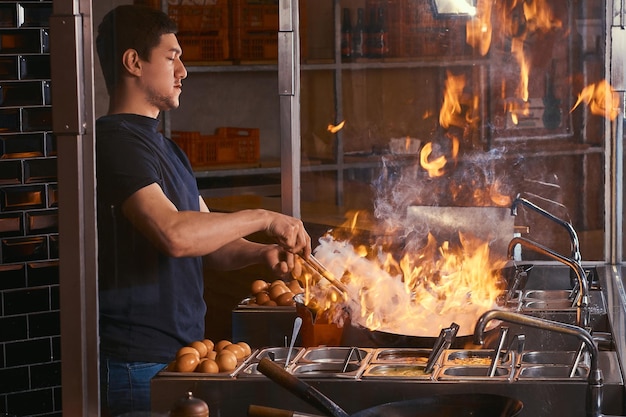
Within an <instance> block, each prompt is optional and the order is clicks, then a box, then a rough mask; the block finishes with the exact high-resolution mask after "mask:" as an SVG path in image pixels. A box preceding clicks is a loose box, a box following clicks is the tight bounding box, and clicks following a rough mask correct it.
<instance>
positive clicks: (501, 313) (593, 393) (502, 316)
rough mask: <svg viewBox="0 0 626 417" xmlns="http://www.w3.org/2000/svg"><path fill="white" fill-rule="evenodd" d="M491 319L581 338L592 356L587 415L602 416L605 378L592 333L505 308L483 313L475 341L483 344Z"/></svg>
mask: <svg viewBox="0 0 626 417" xmlns="http://www.w3.org/2000/svg"><path fill="white" fill-rule="evenodd" d="M491 320H501V321H506V322H509V323H515V324H519V325H522V326H529V327H535V328H538V329H543V330H548V331H553V332H556V333H563V334H568V335H572V336H576V337H577V338H579V339H580V340H581V341H582V343H584V344H585V345H586V347H587V352H589V355H590V357H591V360H590V362H591V363H590V366H589V376H588V377H587V384H588V395H587V416H588V417H601V416H603V414H602V387H603V385H604V380H603V376H602V370H601V369H599V367H598V348H597V347H596V345H595V344H594V343H593V338H592V337H591V334H590V333H589V332H588V331H587V330H585V329H583V328H580V327H578V326H574V325H571V324H567V323H561V322H557V321H552V320H546V319H541V318H538V317H532V316H527V315H524V314H521V313H515V312H512V311H505V310H489V311H487V312H485V313H483V315H482V316H480V318H479V319H478V321H477V322H476V326H475V327H474V343H475V344H477V345H482V344H483V342H484V333H485V328H486V326H487V323H489V322H490V321H491Z"/></svg>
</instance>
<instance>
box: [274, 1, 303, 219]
mask: <svg viewBox="0 0 626 417" xmlns="http://www.w3.org/2000/svg"><path fill="white" fill-rule="evenodd" d="M280 7H281V10H280V13H279V22H278V26H279V28H280V32H281V36H279V39H280V38H282V39H283V41H282V42H281V44H280V45H279V46H280V47H281V49H280V50H279V52H278V74H279V75H278V85H279V86H282V91H279V92H278V94H279V96H280V97H279V112H280V145H281V146H280V164H281V171H280V184H281V199H280V202H281V211H282V213H284V214H289V215H292V216H294V217H297V218H300V217H301V208H300V165H301V161H300V158H301V156H300V155H301V143H300V135H301V131H300V129H301V127H300V126H301V121H300V42H299V41H298V42H295V41H294V40H295V39H298V40H299V39H300V28H299V21H300V18H299V15H300V13H299V8H298V7H299V6H298V0H281V2H280ZM289 47H290V48H289ZM285 48H289V50H287V51H285V50H284V49H285ZM285 85H289V86H291V87H288V88H285ZM289 88H291V89H290V90H289Z"/></svg>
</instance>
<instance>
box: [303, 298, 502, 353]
mask: <svg viewBox="0 0 626 417" xmlns="http://www.w3.org/2000/svg"><path fill="white" fill-rule="evenodd" d="M293 299H294V301H295V303H296V312H297V314H298V316H300V317H301V318H302V323H303V324H302V341H303V346H306V347H308V346H318V345H328V346H338V345H340V346H360V347H374V348H377V347H388V348H425V349H428V348H432V347H433V346H434V345H435V344H436V342H437V336H414V335H404V334H400V333H392V332H388V331H382V330H370V329H368V328H365V327H363V326H360V325H353V324H352V323H351V320H350V317H349V316H347V317H346V318H345V322H344V325H343V327H337V326H336V325H334V324H332V323H330V324H321V325H319V324H318V323H317V317H316V316H317V313H316V311H315V310H314V309H311V308H309V307H307V306H306V304H305V302H304V295H303V294H297V295H296V296H295V297H294V298H293ZM498 327H499V325H498V324H497V323H496V322H493V325H492V327H490V328H488V329H487V330H486V331H485V341H484V343H483V346H490V345H491V344H492V343H495V341H496V340H497V338H498V333H499V331H498V330H497V329H498ZM461 332H462V333H461V334H456V335H455V337H454V339H453V340H452V344H451V345H450V347H451V348H452V349H463V348H471V347H472V346H473V341H474V331H473V329H469V330H468V329H461Z"/></svg>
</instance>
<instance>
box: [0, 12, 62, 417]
mask: <svg viewBox="0 0 626 417" xmlns="http://www.w3.org/2000/svg"><path fill="white" fill-rule="evenodd" d="M51 14H52V1H32V0H31V1H6V0H0V413H8V414H9V415H15V416H59V417H60V416H61V415H62V412H61V357H60V352H61V346H60V339H61V338H60V322H59V310H60V305H59V265H58V256H59V255H58V241H59V236H58V209H57V188H58V187H57V184H56V182H57V161H56V141H55V139H54V137H53V135H52V133H51V130H52V111H51V97H50V55H49V50H48V46H49V30H48V27H49V18H50V15H51Z"/></svg>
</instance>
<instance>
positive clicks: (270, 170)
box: [194, 156, 382, 178]
mask: <svg viewBox="0 0 626 417" xmlns="http://www.w3.org/2000/svg"><path fill="white" fill-rule="evenodd" d="M347 158H349V159H348V161H347V162H344V163H343V164H337V163H332V164H327V163H323V162H322V161H319V160H313V161H308V162H305V161H303V162H302V169H301V171H302V172H324V171H337V170H339V169H343V170H344V171H345V170H349V169H369V168H379V167H380V166H381V164H382V162H381V158H382V157H381V156H376V157H347ZM279 173H280V162H279V161H276V160H267V161H261V162H260V163H259V164H256V166H249V165H248V166H244V165H223V166H215V167H207V168H201V169H195V170H194V175H195V177H196V178H219V177H237V176H246V175H268V174H279Z"/></svg>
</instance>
